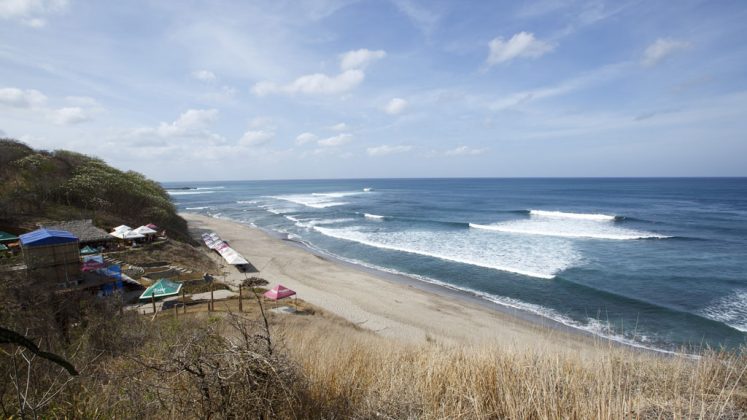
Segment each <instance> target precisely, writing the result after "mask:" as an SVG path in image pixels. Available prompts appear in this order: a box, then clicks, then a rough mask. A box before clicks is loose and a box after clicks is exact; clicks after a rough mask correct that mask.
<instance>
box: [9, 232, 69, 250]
mask: <svg viewBox="0 0 747 420" xmlns="http://www.w3.org/2000/svg"><path fill="white" fill-rule="evenodd" d="M20 238H21V245H22V246H24V247H34V246H46V245H60V244H67V243H71V242H78V238H76V237H75V235H73V234H72V233H70V232H67V231H64V230H51V229H37V230H35V231H33V232H29V233H24V234H23V235H21V236H20Z"/></svg>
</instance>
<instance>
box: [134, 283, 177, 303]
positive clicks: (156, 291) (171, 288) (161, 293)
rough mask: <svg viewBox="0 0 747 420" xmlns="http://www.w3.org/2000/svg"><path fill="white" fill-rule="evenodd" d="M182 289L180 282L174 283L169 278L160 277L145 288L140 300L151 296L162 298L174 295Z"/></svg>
mask: <svg viewBox="0 0 747 420" xmlns="http://www.w3.org/2000/svg"><path fill="white" fill-rule="evenodd" d="M181 290H182V284H181V283H176V282H173V281H171V280H166V279H160V280H158V281H157V282H155V283H153V285H151V286H150V287H148V288H147V289H145V291H144V292H143V294H142V295H140V300H148V299H152V298H156V299H159V298H163V297H168V296H176V295H178V294H179V292H180V291H181Z"/></svg>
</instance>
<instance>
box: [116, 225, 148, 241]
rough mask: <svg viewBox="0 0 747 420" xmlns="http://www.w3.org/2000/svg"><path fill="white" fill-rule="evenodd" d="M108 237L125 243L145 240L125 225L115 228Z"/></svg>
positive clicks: (143, 236)
mask: <svg viewBox="0 0 747 420" xmlns="http://www.w3.org/2000/svg"><path fill="white" fill-rule="evenodd" d="M109 235H111V236H113V237H115V238H118V239H122V240H125V241H134V240H136V239H143V238H145V235H142V234H140V233H137V232H135V230H133V229H132V228H131V227H129V226H127V225H120V226H117V227H115V228H114V230H113V231H112V233H110V234H109Z"/></svg>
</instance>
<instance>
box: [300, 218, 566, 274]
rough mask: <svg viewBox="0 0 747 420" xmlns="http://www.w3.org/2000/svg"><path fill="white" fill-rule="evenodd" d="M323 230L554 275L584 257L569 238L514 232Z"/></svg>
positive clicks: (456, 258)
mask: <svg viewBox="0 0 747 420" xmlns="http://www.w3.org/2000/svg"><path fill="white" fill-rule="evenodd" d="M313 228H314V230H316V231H318V232H319V233H321V234H323V235H326V236H330V237H333V238H336V239H343V240H347V241H352V242H357V243H360V244H363V245H367V246H371V247H375V248H381V249H387V250H391V251H399V252H407V253H411V254H418V255H423V256H427V257H433V258H438V259H442V260H447V261H453V262H458V263H462V264H469V265H474V266H478V267H484V268H490V269H495V270H500V271H506V272H511V273H515V274H521V275H524V276H529V277H536V278H542V279H552V278H553V277H555V275H556V274H557V273H558V272H560V271H563V270H565V269H567V268H569V267H571V266H572V265H574V264H575V263H577V262H578V261H580V259H581V257H580V255H579V254H578V253H577V252H576V250H575V249H574V248H573V246H572V244H571V243H570V242H568V241H567V240H562V239H548V238H543V239H542V240H539V239H537V238H532V237H519V236H512V237H511V238H507V240H496V238H495V236H494V235H491V234H489V233H482V232H480V231H474V230H473V231H470V230H459V231H448V232H445V231H403V232H380V231H366V230H363V229H362V228H360V227H350V228H327V227H319V226H314V227H313Z"/></svg>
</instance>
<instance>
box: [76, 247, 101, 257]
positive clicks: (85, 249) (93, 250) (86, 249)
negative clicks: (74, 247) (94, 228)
mask: <svg viewBox="0 0 747 420" xmlns="http://www.w3.org/2000/svg"><path fill="white" fill-rule="evenodd" d="M98 252H99V250H98V249H96V248H91V247H90V246H88V245H86V246H84V247H83V249H81V250H80V253H81V254H83V255H89V254H96V253H98Z"/></svg>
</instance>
